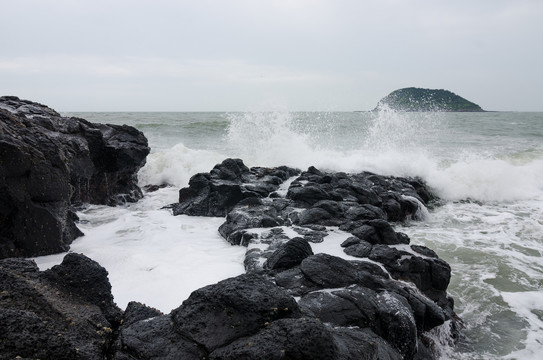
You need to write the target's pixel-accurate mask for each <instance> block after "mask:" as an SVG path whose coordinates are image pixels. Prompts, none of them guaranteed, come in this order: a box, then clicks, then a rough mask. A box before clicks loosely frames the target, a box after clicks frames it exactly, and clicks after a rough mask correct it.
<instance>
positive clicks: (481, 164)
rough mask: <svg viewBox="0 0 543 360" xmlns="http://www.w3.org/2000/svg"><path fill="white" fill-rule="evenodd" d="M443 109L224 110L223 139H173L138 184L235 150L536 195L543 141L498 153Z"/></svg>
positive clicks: (184, 176) (461, 187)
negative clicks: (203, 146)
mask: <svg viewBox="0 0 543 360" xmlns="http://www.w3.org/2000/svg"><path fill="white" fill-rule="evenodd" d="M445 116H446V115H445V114H443V113H437V114H435V113H415V114H406V113H398V112H393V111H383V112H379V113H339V114H338V113H329V114H327V113H319V114H316V113H289V112H273V111H271V112H251V113H235V114H227V115H226V117H227V118H228V121H229V124H228V126H227V127H226V130H225V132H224V133H223V136H222V139H215V143H219V144H220V146H219V147H218V148H216V149H214V150H195V149H192V148H189V147H187V146H185V145H184V144H183V143H179V144H177V145H175V146H173V147H171V148H169V149H165V150H161V151H156V152H154V153H152V154H151V155H150V156H149V157H148V160H147V165H146V166H145V167H144V168H143V169H142V170H141V171H140V174H139V177H140V183H142V184H148V183H154V184H160V183H168V184H172V185H175V186H179V187H182V186H186V185H187V184H188V180H189V179H190V177H191V176H192V175H194V174H195V173H197V172H202V171H205V172H207V171H209V170H210V169H211V168H212V167H213V166H214V165H215V164H216V163H219V162H221V161H222V160H224V159H225V158H227V157H236V158H241V159H243V161H244V162H245V163H246V165H248V166H270V167H273V166H280V165H288V166H292V167H297V168H300V169H302V170H305V169H307V168H308V167H309V166H315V167H317V168H320V169H322V170H328V171H344V172H350V173H356V172H361V171H371V172H375V173H380V174H384V175H394V176H418V177H421V178H422V179H424V180H425V181H426V182H427V183H428V185H429V186H430V187H432V188H433V189H434V191H435V192H436V193H437V194H438V195H439V196H440V197H442V198H444V199H447V200H462V199H471V200H476V201H482V202H488V201H514V200H522V199H529V198H533V197H537V196H540V195H541V193H542V192H543V182H542V180H541V178H542V177H541V174H543V147H536V148H531V149H527V150H521V151H513V152H509V153H505V154H503V153H499V152H497V151H496V150H495V149H494V148H493V147H492V146H490V145H489V146H488V147H487V146H485V144H484V143H482V142H481V141H482V140H481V138H482V137H481V136H474V137H473V138H472V139H467V140H466V138H467V135H464V134H463V135H462V136H463V137H462V138H460V137H459V136H460V135H458V134H455V133H454V132H455V131H459V130H458V129H453V130H451V129H450V128H448V126H449V124H448V123H447V119H446V118H445ZM457 135H458V138H451V137H455V136H457ZM460 140H462V141H464V143H463V144H462V147H458V142H460ZM476 140H477V141H479V142H477V141H476ZM465 143H470V144H472V143H473V144H475V145H473V144H472V145H470V146H465ZM498 150H500V149H498Z"/></svg>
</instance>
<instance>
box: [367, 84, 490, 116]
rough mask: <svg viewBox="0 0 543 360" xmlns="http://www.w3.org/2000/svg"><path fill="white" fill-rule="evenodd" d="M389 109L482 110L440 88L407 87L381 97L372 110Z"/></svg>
mask: <svg viewBox="0 0 543 360" xmlns="http://www.w3.org/2000/svg"><path fill="white" fill-rule="evenodd" d="M383 109H391V110H396V111H446V112H482V111H484V110H483V109H482V108H481V107H480V106H479V105H477V104H475V103H472V102H471V101H468V100H466V99H464V98H463V97H461V96H458V95H456V94H455V93H453V92H451V91H448V90H442V89H439V90H438V89H421V88H415V87H409V88H404V89H399V90H395V91H393V92H391V93H390V94H388V95H387V96H385V97H384V98H382V99H381V100H380V101H379V103H378V104H377V106H376V107H375V109H374V111H378V110H383Z"/></svg>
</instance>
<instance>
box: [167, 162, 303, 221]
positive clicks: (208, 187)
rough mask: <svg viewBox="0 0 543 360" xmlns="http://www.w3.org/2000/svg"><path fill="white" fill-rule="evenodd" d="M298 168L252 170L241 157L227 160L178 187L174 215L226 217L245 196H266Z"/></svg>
mask: <svg viewBox="0 0 543 360" xmlns="http://www.w3.org/2000/svg"><path fill="white" fill-rule="evenodd" d="M298 173H299V170H296V169H292V168H288V167H286V166H282V167H278V168H272V169H268V168H252V169H249V168H248V167H247V166H245V164H244V163H243V161H242V160H240V159H226V160H224V161H223V162H222V163H221V164H217V165H215V167H214V168H213V169H212V170H211V171H210V172H209V173H200V174H196V175H194V176H193V177H192V178H191V179H190V180H189V186H188V187H186V188H183V189H181V190H179V202H178V203H176V204H173V205H172V208H173V213H174V215H180V214H186V215H195V216H226V214H228V212H229V211H230V210H232V209H233V208H234V206H235V205H236V204H237V203H238V202H240V201H241V200H243V199H246V198H262V197H267V196H268V195H270V194H271V193H272V192H274V191H276V190H277V189H278V188H279V185H280V184H281V183H282V182H283V181H285V180H287V179H288V178H289V177H291V176H294V175H296V174H298Z"/></svg>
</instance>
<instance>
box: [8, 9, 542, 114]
mask: <svg viewBox="0 0 543 360" xmlns="http://www.w3.org/2000/svg"><path fill="white" fill-rule="evenodd" d="M0 8H1V9H2V10H1V11H0V33H1V34H2V36H1V37H0V95H15V96H18V97H20V98H24V99H29V100H32V101H37V102H40V103H44V104H46V105H48V106H50V107H52V108H54V109H55V110H57V111H249V110H255V109H258V110H263V109H264V108H266V107H271V108H275V107H280V108H283V109H287V110H290V111H353V110H371V109H373V108H374V107H375V105H376V104H377V102H378V101H379V100H380V99H381V98H382V97H384V96H386V95H387V94H388V93H390V92H392V91H394V90H396V89H400V88H404V87H411V86H414V87H422V88H431V89H447V90H450V91H453V92H454V93H456V94H458V95H460V96H462V97H464V98H466V99H468V100H470V101H473V102H475V103H477V104H479V105H480V106H481V107H483V109H485V110H500V111H509V110H511V111H543V68H542V66H543V21H542V20H541V19H543V1H541V0H454V1H453V0H449V1H445V0H375V1H373V0H368V1H365V0H352V1H351V0H266V1H264V0H194V1H189V0H186V1H185V0H177V1H174V0H148V1H146V0H107V1H104V0H92V1H89V0H17V1H13V0H0Z"/></svg>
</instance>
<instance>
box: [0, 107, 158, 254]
mask: <svg viewBox="0 0 543 360" xmlns="http://www.w3.org/2000/svg"><path fill="white" fill-rule="evenodd" d="M149 151H150V149H149V147H148V146H147V139H146V138H145V136H144V135H143V133H141V132H140V131H138V130H137V129H135V128H133V127H131V126H118V125H104V124H92V123H90V122H88V121H86V120H84V119H79V118H75V117H69V118H68V117H63V116H61V115H60V114H59V113H57V112H56V111H54V110H53V109H51V108H49V107H47V106H45V105H42V104H38V103H35V102H31V101H28V100H21V99H19V98H17V97H14V96H3V97H0V259H1V258H6V257H19V256H37V255H47V254H54V253H59V252H63V251H66V250H68V248H69V244H70V243H71V242H72V241H73V240H74V239H75V238H77V237H78V236H80V235H82V233H81V232H80V231H79V229H78V228H77V226H76V224H75V221H76V220H77V216H76V215H75V212H74V207H76V206H79V205H81V204H83V203H91V204H107V205H115V204H119V203H124V202H127V201H137V200H138V199H140V198H141V197H142V196H143V195H142V192H141V190H140V188H139V187H138V185H137V177H136V176H137V172H138V170H139V169H140V168H141V167H142V166H143V165H144V164H145V158H146V157H147V154H149Z"/></svg>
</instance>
